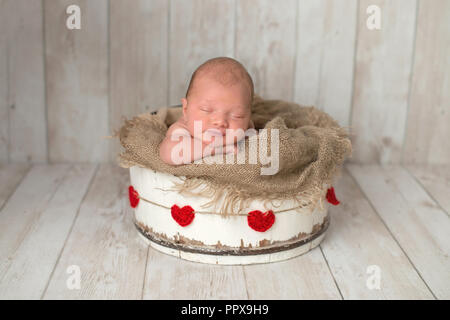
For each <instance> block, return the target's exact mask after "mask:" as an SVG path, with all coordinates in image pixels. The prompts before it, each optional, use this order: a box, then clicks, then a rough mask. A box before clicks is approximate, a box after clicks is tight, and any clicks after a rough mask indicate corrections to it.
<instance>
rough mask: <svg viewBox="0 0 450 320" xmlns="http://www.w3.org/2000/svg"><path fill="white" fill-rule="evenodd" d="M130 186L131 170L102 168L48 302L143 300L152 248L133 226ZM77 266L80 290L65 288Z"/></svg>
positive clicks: (61, 261)
mask: <svg viewBox="0 0 450 320" xmlns="http://www.w3.org/2000/svg"><path fill="white" fill-rule="evenodd" d="M128 185H129V173H128V170H125V169H123V168H119V167H117V166H115V165H102V166H100V168H99V170H98V172H97V174H96V176H95V178H94V181H93V182H92V184H91V187H90V188H89V191H88V194H87V195H86V197H85V199H84V201H83V203H82V204H81V208H80V212H79V214H78V218H77V220H76V222H75V224H74V226H73V229H72V231H71V234H70V236H69V238H68V240H67V243H66V245H65V247H64V251H63V252H62V254H61V257H60V259H59V261H58V264H57V265H56V268H55V271H54V273H53V276H52V278H51V280H50V282H49V286H48V288H47V291H46V292H45V293H44V296H43V298H44V299H140V298H141V296H142V284H143V281H144V273H145V264H146V257H147V249H148V247H147V246H144V245H142V244H141V242H140V239H139V238H138V234H137V231H136V229H135V227H134V225H133V223H132V210H131V208H130V205H129V200H128V188H127V187H128ZM73 265H74V266H78V267H79V268H80V273H81V282H80V289H79V290H78V289H69V288H68V286H67V283H66V282H67V280H68V279H69V277H70V276H71V274H69V273H67V270H68V268H69V267H70V266H73ZM69 271H70V269H69Z"/></svg>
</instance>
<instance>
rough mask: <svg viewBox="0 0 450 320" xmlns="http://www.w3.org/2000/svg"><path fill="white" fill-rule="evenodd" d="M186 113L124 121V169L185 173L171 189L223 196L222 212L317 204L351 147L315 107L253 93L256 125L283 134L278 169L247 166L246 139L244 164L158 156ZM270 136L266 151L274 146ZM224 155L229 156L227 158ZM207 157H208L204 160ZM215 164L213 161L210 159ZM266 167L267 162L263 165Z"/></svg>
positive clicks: (162, 113) (335, 125)
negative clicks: (252, 205) (257, 204)
mask: <svg viewBox="0 0 450 320" xmlns="http://www.w3.org/2000/svg"><path fill="white" fill-rule="evenodd" d="M181 116H182V110H181V108H166V107H164V108H160V109H159V110H158V113H157V114H156V115H151V114H149V113H145V114H142V115H139V116H136V117H134V118H133V119H131V120H126V121H125V124H124V125H123V126H122V127H121V128H120V130H119V131H118V132H117V133H116V135H118V136H119V139H120V143H121V145H122V146H123V148H124V149H125V150H124V151H123V152H122V153H120V154H119V156H118V162H119V165H120V166H121V167H124V168H129V167H131V166H135V165H137V166H141V167H146V168H151V169H154V170H156V171H160V172H166V173H169V174H172V175H176V176H182V177H185V178H183V179H184V182H183V183H182V184H177V185H174V188H173V190H177V191H178V192H181V193H186V194H191V195H202V196H207V197H210V199H211V201H210V203H214V202H215V201H217V200H219V199H221V197H225V201H223V205H222V206H221V208H220V213H222V214H225V215H226V214H234V213H240V211H241V210H242V209H243V208H246V207H247V204H248V203H249V201H252V200H254V199H257V200H264V201H265V202H266V203H271V202H272V201H273V200H280V199H294V200H296V201H297V202H298V203H299V204H300V205H311V204H314V203H315V202H316V201H317V200H319V197H323V190H324V186H325V185H328V186H331V185H332V184H333V180H334V179H335V178H336V177H337V176H339V175H340V170H341V167H342V164H343V162H344V160H345V159H346V158H347V157H348V156H351V152H352V147H351V142H350V139H349V136H348V132H347V130H346V129H345V128H342V127H340V126H339V125H338V123H337V122H336V121H335V120H334V119H332V118H331V117H330V116H329V115H328V114H327V113H325V112H323V111H321V110H318V109H317V108H315V107H312V106H310V107H305V106H300V105H298V104H295V103H291V102H286V101H282V100H263V99H261V98H260V97H257V96H256V97H255V99H254V101H253V104H252V120H253V122H254V123H255V127H256V129H262V128H264V129H267V132H269V137H270V134H271V130H272V129H278V133H279V171H278V172H277V173H276V174H274V175H261V167H262V166H263V165H262V164H261V162H260V161H259V159H258V161H257V163H256V164H249V163H248V159H249V155H248V151H249V146H248V143H249V141H248V139H246V140H245V152H246V155H245V156H246V161H245V164H236V163H234V164H227V163H225V160H224V163H223V164H217V163H214V164H210V163H202V164H198V163H192V164H185V165H180V166H173V165H168V164H166V163H164V162H163V161H161V159H160V157H159V144H160V143H161V141H162V140H163V138H164V136H165V134H166V131H167V129H168V126H170V125H171V124H172V123H174V122H175V121H176V120H177V119H178V118H179V117H181ZM270 145H271V144H270V139H269V141H268V150H270ZM224 159H225V158H224ZM204 160H206V158H205V159H204ZM210 162H211V161H210ZM264 167H267V165H264Z"/></svg>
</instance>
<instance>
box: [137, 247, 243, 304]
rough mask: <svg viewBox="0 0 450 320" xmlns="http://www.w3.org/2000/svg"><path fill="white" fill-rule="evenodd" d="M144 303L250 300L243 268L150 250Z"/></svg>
mask: <svg viewBox="0 0 450 320" xmlns="http://www.w3.org/2000/svg"><path fill="white" fill-rule="evenodd" d="M149 250H150V251H149V255H148V261H147V272H146V277H145V283H144V295H143V299H176V300H179V299H194V300H206V299H227V300H228V299H238V300H239V299H242V300H243V299H247V298H248V297H247V293H246V290H245V279H244V273H243V270H242V267H241V266H219V265H209V264H202V263H196V262H191V261H186V260H181V259H179V258H176V257H173V256H169V255H166V254H163V253H161V252H158V251H156V250H155V249H153V248H150V249H149Z"/></svg>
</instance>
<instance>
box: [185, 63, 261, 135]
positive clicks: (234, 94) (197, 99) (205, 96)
mask: <svg viewBox="0 0 450 320" xmlns="http://www.w3.org/2000/svg"><path fill="white" fill-rule="evenodd" d="M253 90H254V89H253V81H252V78H251V77H250V75H249V74H248V72H247V70H246V69H245V68H244V66H243V65H242V64H241V63H239V62H238V61H236V60H234V59H232V58H227V57H219V58H213V59H210V60H208V61H206V62H205V63H203V64H202V65H200V66H199V67H198V68H197V69H196V70H195V72H194V73H193V74H192V78H191V81H190V83H189V87H188V90H187V92H186V97H185V98H183V99H181V102H182V104H183V117H184V120H185V122H186V125H187V127H188V130H189V131H190V133H191V134H192V135H193V134H194V121H202V132H204V131H206V130H208V129H218V130H220V131H221V132H222V134H225V130H226V129H232V130H236V129H242V130H244V131H245V130H247V129H248V127H249V124H250V115H251V104H252V100H253Z"/></svg>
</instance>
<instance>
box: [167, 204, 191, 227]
mask: <svg viewBox="0 0 450 320" xmlns="http://www.w3.org/2000/svg"><path fill="white" fill-rule="evenodd" d="M170 211H171V212H172V218H173V219H174V220H175V221H176V222H177V223H178V224H179V225H180V226H182V227H186V226H187V225H189V224H190V223H191V222H192V220H194V218H195V213H194V209H192V207H191V206H184V207H183V208H180V207H178V206H177V205H176V204H174V205H173V206H172V208H171V210H170Z"/></svg>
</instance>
